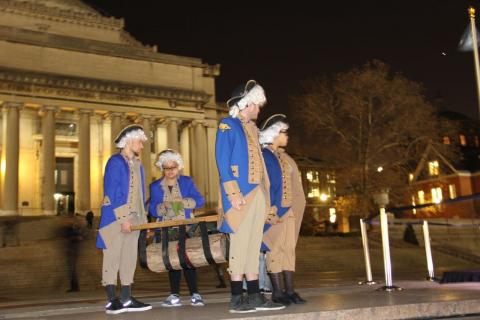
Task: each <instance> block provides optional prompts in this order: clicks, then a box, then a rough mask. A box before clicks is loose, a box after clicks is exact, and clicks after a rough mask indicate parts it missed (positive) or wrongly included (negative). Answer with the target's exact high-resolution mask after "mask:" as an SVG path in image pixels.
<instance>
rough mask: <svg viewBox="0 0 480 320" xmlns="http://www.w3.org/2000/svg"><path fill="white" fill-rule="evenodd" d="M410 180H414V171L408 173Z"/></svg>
mask: <svg viewBox="0 0 480 320" xmlns="http://www.w3.org/2000/svg"><path fill="white" fill-rule="evenodd" d="M408 181H413V173H409V174H408Z"/></svg>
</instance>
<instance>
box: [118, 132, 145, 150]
mask: <svg viewBox="0 0 480 320" xmlns="http://www.w3.org/2000/svg"><path fill="white" fill-rule="evenodd" d="M130 139H140V140H142V141H147V140H148V139H147V136H146V135H145V132H144V131H143V130H142V129H137V130H132V131H130V132H128V133H127V134H125V136H123V138H122V139H120V141H119V142H118V143H117V144H116V145H115V146H116V147H117V148H120V149H123V148H125V146H126V145H127V141H128V140H130Z"/></svg>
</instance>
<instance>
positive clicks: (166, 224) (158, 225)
mask: <svg viewBox="0 0 480 320" xmlns="http://www.w3.org/2000/svg"><path fill="white" fill-rule="evenodd" d="M217 220H218V215H213V216H205V217H199V218H193V219H182V220H169V221H161V222H150V223H145V224H139V225H138V226H132V228H131V229H132V231H133V230H145V229H157V228H165V227H176V226H183V225H186V224H195V223H199V222H213V221H217Z"/></svg>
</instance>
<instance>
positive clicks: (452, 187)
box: [448, 184, 457, 199]
mask: <svg viewBox="0 0 480 320" xmlns="http://www.w3.org/2000/svg"><path fill="white" fill-rule="evenodd" d="M448 194H449V195H450V199H455V198H456V197H457V189H456V188H455V185H454V184H449V185H448Z"/></svg>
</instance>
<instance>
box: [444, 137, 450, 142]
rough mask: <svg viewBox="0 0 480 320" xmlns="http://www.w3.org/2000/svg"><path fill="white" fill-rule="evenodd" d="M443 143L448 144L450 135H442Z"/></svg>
mask: <svg viewBox="0 0 480 320" xmlns="http://www.w3.org/2000/svg"><path fill="white" fill-rule="evenodd" d="M443 144H450V137H449V136H444V137H443Z"/></svg>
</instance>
